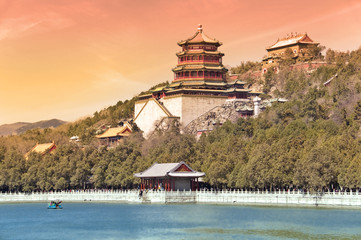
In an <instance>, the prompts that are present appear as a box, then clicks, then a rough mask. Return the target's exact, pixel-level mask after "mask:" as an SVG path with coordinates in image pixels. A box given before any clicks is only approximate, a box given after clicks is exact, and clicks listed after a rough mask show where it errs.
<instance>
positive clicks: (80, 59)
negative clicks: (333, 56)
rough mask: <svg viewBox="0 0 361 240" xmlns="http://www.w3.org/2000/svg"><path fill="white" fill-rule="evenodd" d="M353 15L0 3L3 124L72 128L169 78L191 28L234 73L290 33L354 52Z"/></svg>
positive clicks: (350, 9) (186, 0)
mask: <svg viewBox="0 0 361 240" xmlns="http://www.w3.org/2000/svg"><path fill="white" fill-rule="evenodd" d="M360 12H361V1H353V0H320V1H318V0H303V1H289V0H284V1H281V0H258V1H243V0H242V1H241V0H239V1H236V0H220V1H213V0H204V1H198V0H182V1H180V0H179V1H178V0H175V1H170V0H159V1H153V0H129V1H125V0H113V1H112V0H99V1H96V0H93V1H83V0H76V1H75V0H59V1H43V0H0V83H1V84H0V124H5V123H13V122H18V121H29V122H34V121H39V120H44V119H51V118H59V119H62V120H66V121H73V120H76V119H78V118H80V117H83V116H86V115H91V114H92V113H94V112H95V111H97V110H101V109H103V108H104V107H107V106H110V105H114V104H115V103H117V102H118V101H119V100H125V99H130V98H131V97H133V96H135V95H136V94H137V93H139V92H141V91H144V90H147V89H148V88H149V87H151V86H153V85H155V84H157V83H160V82H164V81H166V80H168V81H172V79H173V73H172V71H171V69H172V68H173V67H175V66H176V64H177V58H176V56H175V53H176V52H178V51H180V47H179V46H178V45H177V42H178V41H180V40H184V39H186V38H188V37H190V36H192V35H193V34H194V33H195V32H196V30H197V27H198V24H202V25H203V29H204V32H205V33H206V34H207V35H209V36H210V37H213V38H216V39H218V40H220V41H221V42H223V46H221V47H220V51H222V52H224V53H225V57H224V58H223V63H224V64H225V65H227V66H236V65H238V64H240V62H241V61H247V60H252V61H261V59H262V57H263V56H264V55H265V54H266V50H265V48H266V47H267V46H270V45H272V44H273V43H275V41H276V40H277V38H279V37H283V36H286V35H287V34H289V33H291V32H307V33H308V34H309V36H310V37H311V38H312V39H313V40H314V41H319V42H321V44H322V45H324V46H326V48H331V49H334V50H340V51H346V50H355V49H357V48H359V47H360V46H361V14H360Z"/></svg>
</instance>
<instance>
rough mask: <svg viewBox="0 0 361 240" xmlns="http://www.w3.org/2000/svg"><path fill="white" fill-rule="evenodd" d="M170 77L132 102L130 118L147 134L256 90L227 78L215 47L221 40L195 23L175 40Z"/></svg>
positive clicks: (219, 44) (220, 55) (242, 97)
mask: <svg viewBox="0 0 361 240" xmlns="http://www.w3.org/2000/svg"><path fill="white" fill-rule="evenodd" d="M178 45H179V46H180V47H181V51H180V52H178V53H177V54H176V56H177V58H178V61H177V66H176V67H174V68H173V69H172V70H173V72H174V80H173V81H172V82H171V84H169V85H167V86H162V87H158V88H156V89H154V90H152V91H151V93H150V94H145V95H141V96H139V100H138V101H137V102H136V103H135V110H134V122H135V123H136V124H137V126H138V127H139V128H140V129H141V130H142V131H143V132H144V136H145V137H147V136H148V135H149V134H150V133H151V132H153V130H154V129H157V128H158V127H159V126H162V125H168V124H170V122H172V121H174V120H176V121H178V122H179V123H180V125H181V127H185V126H186V125H187V124H189V123H190V122H191V121H193V120H194V119H196V118H197V117H199V116H200V115H202V114H204V113H206V112H207V111H209V110H211V109H213V108H214V107H217V106H221V105H222V104H224V103H225V102H226V101H227V100H228V101H242V100H249V98H250V97H251V96H257V95H259V94H260V93H257V92H252V91H251V90H250V89H247V88H245V87H244V85H245V82H242V81H238V80H235V81H232V82H227V80H226V74H227V71H228V70H227V69H226V68H225V67H224V66H223V64H222V57H223V56H224V54H223V53H221V52H220V51H219V50H218V48H219V47H220V46H221V45H222V43H221V42H220V41H218V40H216V39H213V38H211V37H209V36H207V35H206V34H205V33H204V31H203V28H202V25H199V27H198V29H197V31H196V33H195V34H194V35H193V36H191V37H190V38H188V39H186V40H182V41H180V42H178Z"/></svg>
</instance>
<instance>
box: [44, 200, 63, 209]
mask: <svg viewBox="0 0 361 240" xmlns="http://www.w3.org/2000/svg"><path fill="white" fill-rule="evenodd" d="M62 203H63V201H60V200H56V201H51V202H50V204H49V206H48V209H63V207H62V206H61V204H62Z"/></svg>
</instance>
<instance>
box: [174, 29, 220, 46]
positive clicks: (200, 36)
mask: <svg viewBox="0 0 361 240" xmlns="http://www.w3.org/2000/svg"><path fill="white" fill-rule="evenodd" d="M192 43H211V44H216V45H218V46H220V45H222V43H221V42H219V41H218V40H216V39H214V38H210V37H208V36H207V35H206V34H205V33H204V32H203V28H202V25H199V26H198V30H197V32H196V33H195V34H194V35H193V36H191V37H190V38H188V39H187V40H182V41H180V42H178V45H179V46H182V45H184V44H192Z"/></svg>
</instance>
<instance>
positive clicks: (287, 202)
mask: <svg viewBox="0 0 361 240" xmlns="http://www.w3.org/2000/svg"><path fill="white" fill-rule="evenodd" d="M139 193H140V191H139V190H124V191H122V190H114V191H113V190H97V191H92V190H85V191H82V190H81V191H71V192H65V191H63V192H47V193H2V194H1V193H0V203H6V202H11V203H14V202H50V201H52V200H57V199H59V200H62V201H63V203H64V204H63V205H64V207H66V202H112V201H113V202H127V203H182V202H188V203H212V204H258V205H280V206H351V207H361V194H360V192H358V191H357V192H323V193H321V194H310V193H309V192H302V191H298V190H295V191H284V190H280V191H243V190H233V191H228V190H223V191H209V190H201V191H170V192H166V191H144V192H143V193H142V194H141V195H140V194H139Z"/></svg>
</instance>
